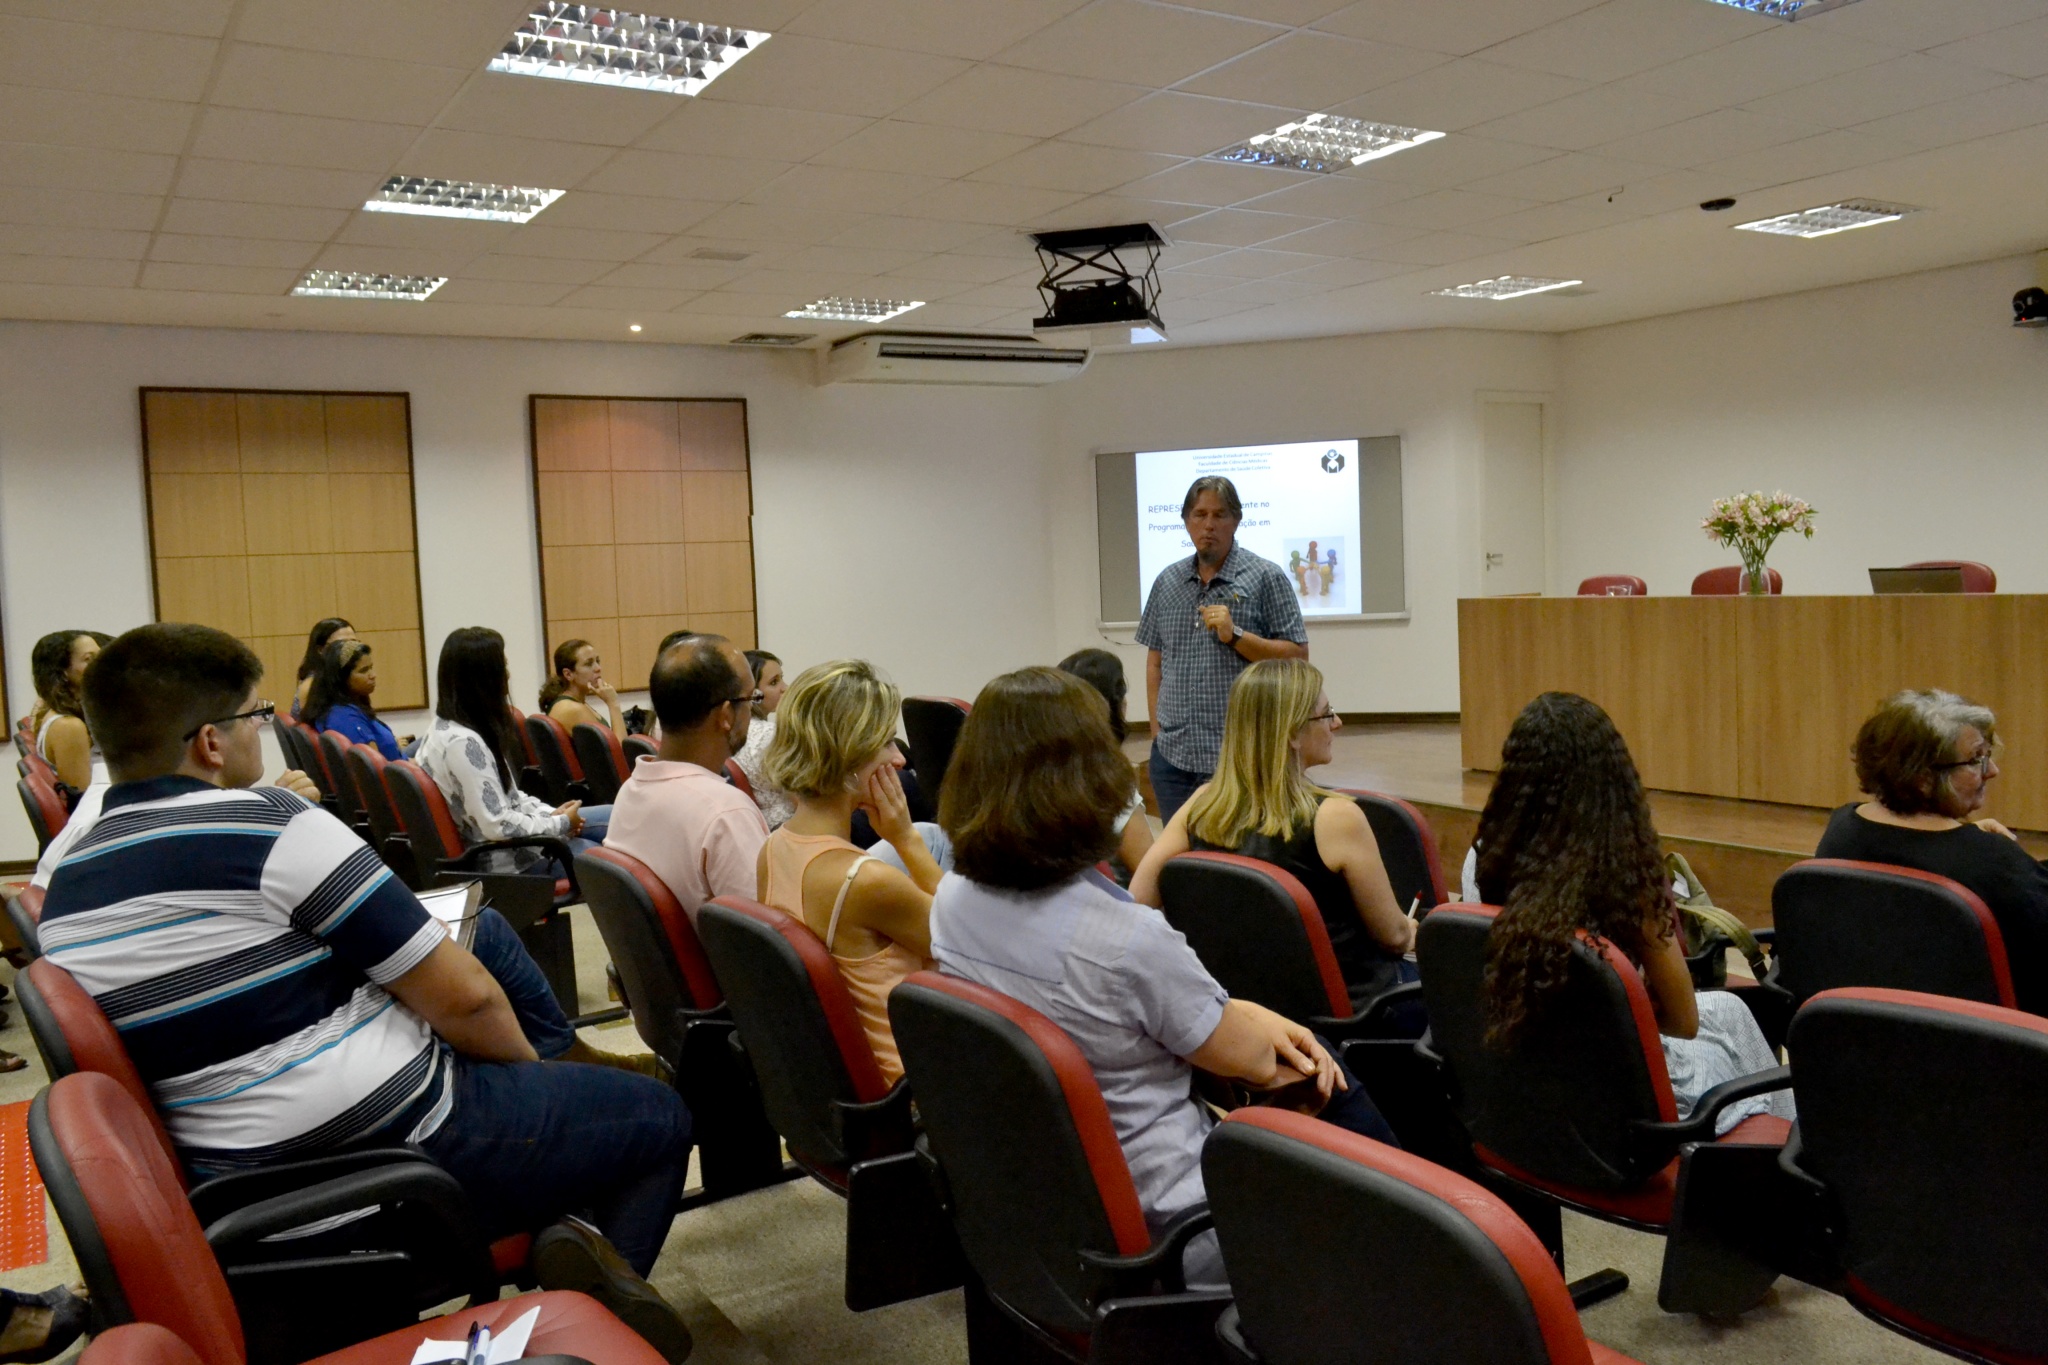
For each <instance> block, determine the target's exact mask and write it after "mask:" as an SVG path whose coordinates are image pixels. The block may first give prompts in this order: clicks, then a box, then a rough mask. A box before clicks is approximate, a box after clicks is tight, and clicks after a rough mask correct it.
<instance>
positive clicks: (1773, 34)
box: [1626, 21, 1901, 113]
mask: <svg viewBox="0 0 2048 1365" xmlns="http://www.w3.org/2000/svg"><path fill="white" fill-rule="evenodd" d="M1762 22H1763V29H1762V31H1761V32H1758V33H1754V34H1752V35H1750V36H1749V37H1747V38H1744V39H1742V40H1741V41H1739V42H1734V43H1729V44H1727V45H1726V46H1723V47H1718V48H1715V49H1713V50H1712V51H1709V52H1701V53H1697V54H1695V55H1693V56H1690V57H1683V58H1680V59H1679V60H1677V61H1675V62H1669V63H1666V64H1665V65H1663V66H1659V67H1657V68H1655V69H1654V70H1651V71H1645V72H1643V73H1641V74H1640V75H1635V76H1631V77H1629V78H1628V80H1627V82H1626V88H1627V89H1629V90H1639V91H1643V92H1645V93H1648V94H1654V95H1657V96H1659V97H1661V98H1663V99H1664V100H1666V101H1669V102H1672V103H1677V104H1688V105H1690V106H1692V107H1693V109H1694V110H1695V111H1697V112H1700V113H1704V112H1706V111H1708V110H1711V109H1720V108H1723V107H1725V106H1727V105H1731V104H1741V103H1742V102H1743V101H1745V100H1753V99H1761V98H1762V97H1764V96H1765V95H1772V94H1776V93H1777V92H1778V91H1780V90H1791V89H1793V88H1795V87H1797V86H1801V85H1808V84H1811V83H1812V82H1814V81H1818V80H1826V79H1827V78H1828V77H1830V76H1838V75H1840V74H1842V73H1843V72H1844V71H1855V70H1858V69H1860V68H1862V67H1866V66H1875V65H1876V64H1877V63H1879V62H1884V61H1890V60H1891V59H1892V58H1894V57H1897V56H1899V55H1901V54H1900V53H1899V52H1898V50H1897V49H1895V48H1889V47H1885V46H1883V45H1881V44H1878V43H1868V42H1864V41H1863V40H1861V39H1859V38H1850V37H1846V36H1844V35H1842V34H1839V33H1835V32H1832V31H1830V30H1828V29H1826V28H1825V27H1822V26H1820V25H1815V24H1807V23H1797V24H1785V23H1778V22H1776V21H1762Z"/></svg>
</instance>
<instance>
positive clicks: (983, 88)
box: [896, 63, 1145, 137]
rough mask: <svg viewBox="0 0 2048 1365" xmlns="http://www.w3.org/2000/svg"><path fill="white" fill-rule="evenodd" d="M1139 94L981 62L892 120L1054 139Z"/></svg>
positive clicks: (1139, 89)
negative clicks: (898, 119)
mask: <svg viewBox="0 0 2048 1365" xmlns="http://www.w3.org/2000/svg"><path fill="white" fill-rule="evenodd" d="M1144 93H1145V90H1144V88H1143V87H1141V86H1135V85H1121V84H1115V83H1112V82H1109V81H1092V80H1083V79H1081V78H1080V77H1077V76H1059V75H1054V74H1052V73H1051V72H1047V71H1026V70H1024V69H1022V68H1021V67H1014V66H997V65H995V64H993V63H984V64H982V65H980V66H974V67H970V68H968V69H967V70H966V71H963V72H961V73H960V74H959V75H957V76H955V77H954V78H953V79H951V80H949V81H947V82H946V83H945V84H944V85H942V86H940V87H939V88H938V89H936V90H934V91H932V92H931V93H930V94H928V95H926V96H924V97H923V98H922V99H917V100H912V101H911V102H910V103H909V104H906V105H905V106H903V108H901V109H899V110H897V111H896V117H898V118H903V119H910V120H912V121H913V122H918V123H936V124H939V125H941V126H944V127H960V128H979V129H983V130H985V131H987V132H993V133H1020V134H1023V135H1025V136H1027V137H1053V136H1056V135H1058V134H1060V133H1064V132H1066V131H1067V130H1068V129H1069V128H1073V127H1077V126H1078V125H1080V124H1082V123H1086V122H1087V121H1088V120H1089V119H1092V118H1097V117H1100V116H1101V115H1103V114H1106V113H1108V112H1109V111H1110V110H1112V109H1121V108H1122V107H1123V106H1125V105H1126V104H1129V103H1130V102H1131V101H1133V100H1135V99H1137V98H1138V97H1139V96H1141V95H1143V94H1144Z"/></svg>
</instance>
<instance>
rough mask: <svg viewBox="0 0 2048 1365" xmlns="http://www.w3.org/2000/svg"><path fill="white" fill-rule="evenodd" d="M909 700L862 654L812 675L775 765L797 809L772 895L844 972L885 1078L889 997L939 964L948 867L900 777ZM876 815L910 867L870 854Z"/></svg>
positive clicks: (767, 877) (770, 881) (890, 1074)
mask: <svg viewBox="0 0 2048 1365" xmlns="http://www.w3.org/2000/svg"><path fill="white" fill-rule="evenodd" d="M902 705H903V694H902V693H901V692H899V691H898V690H897V689H896V687H895V685H894V684H893V683H889V682H885V681H883V680H882V679H881V678H880V677H879V676H877V675H876V673H875V670H874V667H873V666H872V665H870V664H868V663H866V662H864V661H862V660H859V659H846V660H841V661H839V662H837V663H828V664H819V665H817V666H816V667H814V668H807V669H805V670H804V671H803V672H802V673H801V674H799V675H798V676H797V680H796V681H795V682H794V683H792V684H790V687H789V691H788V692H786V693H784V694H783V698H782V706H781V707H780V709H779V710H778V711H777V714H778V715H779V716H780V717H781V720H780V722H779V723H778V724H777V725H776V727H775V739H774V742H773V743H771V744H770V745H769V746H768V756H767V770H768V776H769V778H770V779H771V780H772V781H773V782H774V783H775V785H776V786H778V787H780V788H782V790H784V791H786V792H788V793H789V795H790V796H791V797H792V798H793V799H794V800H795V802H796V813H795V814H794V815H792V816H790V817H789V819H788V820H786V821H785V822H783V824H782V826H781V827H780V828H779V829H777V830H776V831H775V832H774V833H773V834H770V835H769V836H768V842H767V843H766V844H765V845H763V846H762V849H761V860H760V868H759V873H760V887H761V900H762V901H763V902H764V903H765V904H768V905H771V906H773V907H775V908H776V909H777V910H780V911H782V912H784V913H785V914H788V915H792V916H794V917H796V918H797V919H800V920H802V921H803V922H804V923H805V924H807V925H809V926H810V928H811V930H812V932H814V933H816V934H817V935H818V937H819V938H820V939H822V940H823V941H824V944H825V948H826V951H828V952H830V953H831V954H832V960H833V962H834V963H836V964H837V965H838V967H839V975H840V977H841V978H842V979H843V980H844V981H845V982H846V989H847V993H848V994H849V995H851V996H852V997H853V1006H854V1010H855V1012H856V1013H858V1014H859V1016H860V1021H861V1027H862V1029H863V1030H864V1031H865V1032H866V1033H867V1038H868V1044H869V1046H871V1047H872V1048H874V1051H875V1061H876V1063H877V1064H878V1065H879V1066H880V1067H881V1070H882V1076H883V1078H884V1079H885V1080H887V1081H888V1082H889V1083H890V1084H892V1085H893V1084H894V1083H895V1082H896V1080H897V1078H898V1077H900V1076H902V1074H903V1062H902V1059H901V1058H900V1057H899V1056H898V1055H897V1051H896V1035H895V1034H894V1033H893V1032H891V1031H890V1028H889V992H890V991H892V990H894V989H895V988H896V984H897V983H898V982H900V981H902V980H903V978H905V977H906V976H909V975H910V974H911V973H912V972H917V971H922V970H924V969H925V968H927V967H929V966H931V965H932V961H931V955H932V943H931V939H932V931H931V909H932V892H934V891H936V890H937V889H938V886H939V876H940V872H939V865H938V863H937V862H935V861H934V860H933V858H932V855H931V851H930V850H929V849H928V848H927V847H926V846H925V841H924V838H923V836H922V835H921V834H920V833H919V832H918V829H917V827H916V826H915V825H913V824H912V823H911V819H910V806H909V803H908V802H907V801H906V800H905V799H904V796H903V783H902V782H901V781H900V780H899V779H898V778H897V775H896V770H897V769H899V768H901V767H902V766H903V754H902V753H901V751H899V750H898V749H897V747H896V713H897V712H898V711H899V710H900V709H901V708H902ZM856 810H860V811H865V812H867V816H868V820H869V821H870V822H871V823H872V824H873V825H874V828H875V832H876V833H877V834H879V835H881V836H882V839H883V840H884V841H885V842H887V844H888V845H889V847H890V848H892V849H894V850H895V852H896V855H897V857H898V858H900V859H901V860H902V863H903V869H902V870H899V869H898V868H896V867H892V866H890V865H889V864H888V863H885V862H883V861H881V860H880V859H877V858H874V857H871V856H869V855H868V854H867V853H865V852H863V851H862V850H861V849H860V848H859V847H858V846H857V845H855V844H854V842H853V839H852V834H853V813H854V812H855V811H856Z"/></svg>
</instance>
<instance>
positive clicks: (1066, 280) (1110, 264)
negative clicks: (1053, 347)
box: [1031, 223, 1166, 336]
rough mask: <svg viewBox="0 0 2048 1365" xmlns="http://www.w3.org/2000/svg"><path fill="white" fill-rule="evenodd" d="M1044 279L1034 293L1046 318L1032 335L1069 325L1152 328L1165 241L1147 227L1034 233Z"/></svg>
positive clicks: (1159, 327)
mask: <svg viewBox="0 0 2048 1365" xmlns="http://www.w3.org/2000/svg"><path fill="white" fill-rule="evenodd" d="M1031 240H1032V241H1033V242H1034V243H1036V244H1037V247H1038V259H1039V262H1040V264H1042V265H1043V266H1044V267H1045V277H1044V278H1043V279H1041V280H1040V281H1039V282H1038V295H1039V297H1040V298H1041V299H1043V300H1044V301H1045V316H1044V317H1042V318H1034V319H1032V322H1031V326H1032V328H1033V329H1034V330H1036V331H1041V332H1049V331H1058V330H1061V329H1064V328H1069V327H1151V328H1153V329H1155V330H1156V331H1158V332H1159V333H1160V334H1161V335H1162V336H1163V335H1164V334H1165V332H1166V324H1165V323H1164V322H1162V321H1161V320H1160V317H1159V253H1160V251H1161V249H1163V248H1164V247H1165V246H1166V239H1165V238H1164V237H1161V236H1160V235H1159V232H1158V229H1156V228H1154V227H1153V226H1152V225H1151V224H1150V223H1125V224H1123V225H1121V226H1119V227H1100V228H1072V229H1068V230H1066V231H1062V232H1034V233H1032V234H1031Z"/></svg>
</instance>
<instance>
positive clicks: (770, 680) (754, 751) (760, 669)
mask: <svg viewBox="0 0 2048 1365" xmlns="http://www.w3.org/2000/svg"><path fill="white" fill-rule="evenodd" d="M747 666H748V667H750V668H752V669H753V670H754V690H755V691H756V692H758V693H759V694H760V696H761V700H759V701H757V702H755V703H754V722H753V724H752V725H750V726H748V727H747V742H746V746H745V747H744V748H742V749H741V750H740V751H739V752H738V753H737V754H734V755H733V757H734V759H736V760H737V761H738V763H739V765H740V771H741V772H744V773H745V774H746V775H747V783H748V785H750V786H752V787H753V789H754V801H755V802H756V803H757V804H758V805H759V806H760V807H761V814H762V815H764V816H766V817H767V819H768V828H770V829H779V828H781V827H782V822H783V821H785V820H787V819H789V817H790V816H792V815H794V814H796V803H795V802H794V801H791V800H790V799H789V793H788V792H786V791H784V790H783V789H782V788H780V787H778V786H776V785H775V784H774V783H773V782H770V781H769V780H768V746H769V745H770V744H771V743H773V742H774V740H775V708H777V707H778V706H780V705H782V694H783V693H784V692H786V691H787V690H788V684H787V683H786V682H784V681H783V677H782V660H780V659H778V658H776V657H775V656H774V655H773V654H770V653H769V652H768V651H767V650H765V649H750V650H748V651H747Z"/></svg>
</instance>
